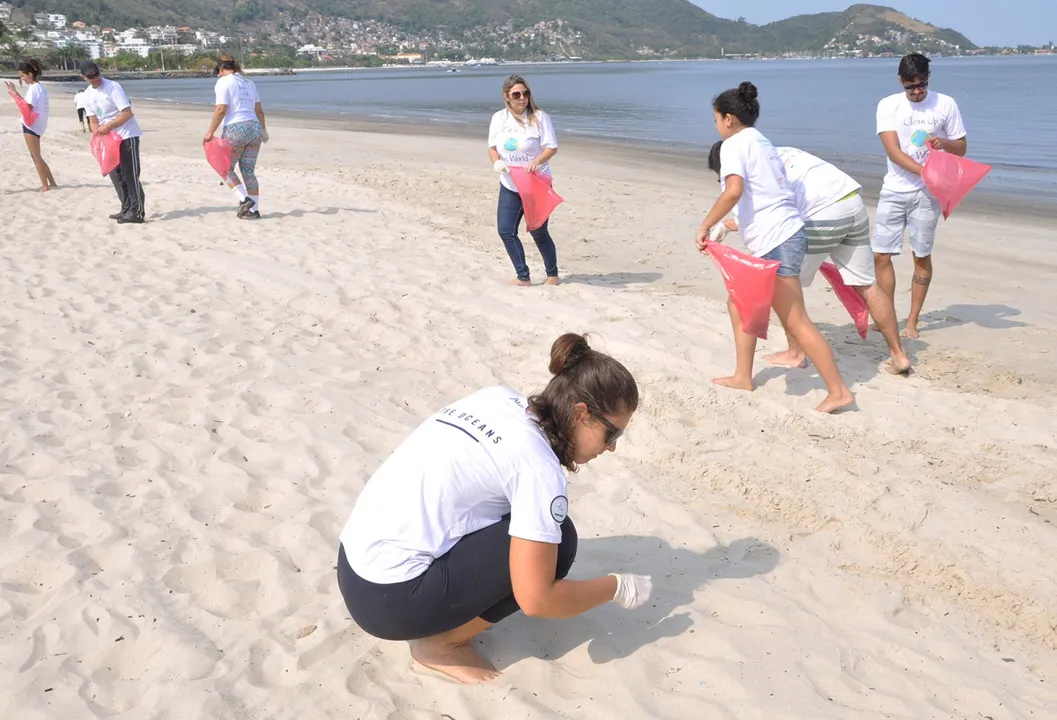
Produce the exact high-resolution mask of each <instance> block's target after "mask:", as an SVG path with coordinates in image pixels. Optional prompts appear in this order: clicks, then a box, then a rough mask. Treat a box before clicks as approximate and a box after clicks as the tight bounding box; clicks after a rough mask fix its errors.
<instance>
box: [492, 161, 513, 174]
mask: <svg viewBox="0 0 1057 720" xmlns="http://www.w3.org/2000/svg"><path fill="white" fill-rule="evenodd" d="M492 167H493V168H495V171H496V172H498V173H505V172H510V169H509V168H508V167H507V166H506V163H505V162H503V161H502V160H496V161H495V162H494V163H492Z"/></svg>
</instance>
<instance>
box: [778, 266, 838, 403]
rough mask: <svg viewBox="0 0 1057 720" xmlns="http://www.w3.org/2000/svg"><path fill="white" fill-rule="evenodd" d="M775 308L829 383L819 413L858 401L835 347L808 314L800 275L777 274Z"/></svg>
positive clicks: (787, 328) (783, 323)
mask: <svg viewBox="0 0 1057 720" xmlns="http://www.w3.org/2000/svg"><path fill="white" fill-rule="evenodd" d="M774 311H775V312H776V313H778V318H779V319H780V320H781V321H782V326H783V327H785V328H786V330H787V331H788V332H789V334H790V335H792V336H793V338H794V339H795V340H796V341H797V343H799V345H800V347H802V348H804V353H805V354H806V355H807V357H808V359H809V360H811V363H812V364H813V365H814V366H815V368H816V369H818V373H819V375H821V376H822V380H823V381H824V382H825V383H826V389H827V390H828V391H829V394H828V395H827V396H826V399H825V400H823V401H822V402H821V403H820V404H819V406H818V407H816V408H815V409H816V410H818V411H819V412H834V411H836V410H840V409H841V408H845V407H848V406H849V405H851V404H852V403H853V402H855V397H854V396H853V395H852V394H851V390H849V389H848V386H847V385H846V384H845V383H844V378H843V377H841V374H840V370H839V369H838V368H837V361H836V359H835V358H834V357H833V349H832V348H831V347H830V346H829V343H828V342H826V338H824V337H822V333H820V332H819V331H818V328H817V327H815V323H813V322H811V318H810V317H808V314H807V309H806V308H805V307H804V293H803V290H802V289H801V287H800V278H799V277H795V276H782V275H779V276H778V278H777V280H776V282H775V287H774Z"/></svg>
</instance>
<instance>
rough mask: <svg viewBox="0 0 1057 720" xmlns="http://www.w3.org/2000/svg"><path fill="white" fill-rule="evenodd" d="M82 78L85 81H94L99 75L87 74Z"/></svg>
mask: <svg viewBox="0 0 1057 720" xmlns="http://www.w3.org/2000/svg"><path fill="white" fill-rule="evenodd" d="M84 77H85V79H86V80H95V79H96V78H97V77H99V73H88V74H87V75H85V76H84Z"/></svg>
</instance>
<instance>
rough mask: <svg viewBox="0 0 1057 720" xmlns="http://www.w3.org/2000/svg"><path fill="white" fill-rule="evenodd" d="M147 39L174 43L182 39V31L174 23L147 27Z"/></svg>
mask: <svg viewBox="0 0 1057 720" xmlns="http://www.w3.org/2000/svg"><path fill="white" fill-rule="evenodd" d="M147 39H149V40H150V41H151V42H152V43H157V44H160V45H172V44H174V43H176V42H177V41H178V40H179V39H180V33H178V32H177V31H176V28H175V27H173V26H172V25H166V26H165V27H157V26H155V27H151V28H147Z"/></svg>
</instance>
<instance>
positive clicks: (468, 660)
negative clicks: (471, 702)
mask: <svg viewBox="0 0 1057 720" xmlns="http://www.w3.org/2000/svg"><path fill="white" fill-rule="evenodd" d="M411 657H412V658H414V659H415V661H416V662H418V663H420V664H422V665H425V666H426V667H428V668H430V669H431V670H436V671H437V672H439V673H443V674H445V675H447V676H448V677H450V678H452V679H453V680H455V681H457V682H461V683H482V682H488V681H489V680H494V679H495V678H497V677H499V675H500V674H501V673H500V672H499V671H498V670H496V669H495V666H493V665H492V663H490V662H488V661H487V660H485V659H484V658H483V657H481V655H480V653H478V652H477V650H475V649H474V648H473V646H472V645H470V644H469V643H466V644H463V645H449V644H443V643H437V642H434V641H431V640H416V641H414V642H412V643H411Z"/></svg>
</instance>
